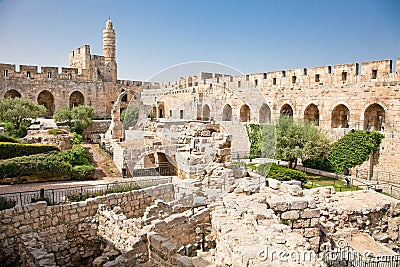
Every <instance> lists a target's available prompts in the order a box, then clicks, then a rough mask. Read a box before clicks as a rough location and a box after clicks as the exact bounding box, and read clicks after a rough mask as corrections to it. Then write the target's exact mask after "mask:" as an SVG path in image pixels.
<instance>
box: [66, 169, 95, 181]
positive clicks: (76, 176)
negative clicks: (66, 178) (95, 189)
mask: <svg viewBox="0 0 400 267" xmlns="http://www.w3.org/2000/svg"><path fill="white" fill-rule="evenodd" d="M94 173H95V168H94V167H93V166H92V165H81V166H74V167H73V168H72V174H71V178H72V179H73V180H79V181H81V180H91V179H94Z"/></svg>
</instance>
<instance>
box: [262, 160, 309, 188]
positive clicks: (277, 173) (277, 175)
mask: <svg viewBox="0 0 400 267" xmlns="http://www.w3.org/2000/svg"><path fill="white" fill-rule="evenodd" d="M263 165H264V164H263ZM263 165H261V166H260V169H261V170H266V171H267V170H268V168H265V166H263ZM266 171H265V172H266ZM265 172H264V174H265V175H266V176H267V177H270V178H274V179H277V180H279V181H290V180H297V181H300V182H301V183H302V184H305V183H306V182H307V178H308V176H307V174H305V173H304V172H302V171H299V170H293V169H289V168H286V167H283V166H280V165H278V164H275V163H272V164H271V168H270V169H269V172H268V173H265Z"/></svg>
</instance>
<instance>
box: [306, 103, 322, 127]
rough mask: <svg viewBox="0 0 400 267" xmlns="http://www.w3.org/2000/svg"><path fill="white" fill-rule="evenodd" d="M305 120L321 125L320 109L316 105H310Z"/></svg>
mask: <svg viewBox="0 0 400 267" xmlns="http://www.w3.org/2000/svg"><path fill="white" fill-rule="evenodd" d="M304 119H305V120H309V121H311V122H315V123H316V124H317V125H319V109H318V107H317V106H316V105H315V104H310V105H308V106H307V108H306V110H305V111H304Z"/></svg>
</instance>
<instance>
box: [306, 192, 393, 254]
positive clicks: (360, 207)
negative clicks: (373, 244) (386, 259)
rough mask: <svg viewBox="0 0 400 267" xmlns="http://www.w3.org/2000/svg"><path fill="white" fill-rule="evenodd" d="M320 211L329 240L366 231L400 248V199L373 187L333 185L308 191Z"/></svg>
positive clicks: (387, 244)
mask: <svg viewBox="0 0 400 267" xmlns="http://www.w3.org/2000/svg"><path fill="white" fill-rule="evenodd" d="M308 191H309V194H310V196H313V197H314V198H315V200H316V203H317V206H318V207H319V209H320V210H321V217H320V223H321V229H322V232H323V236H325V238H328V239H332V238H333V239H337V238H340V237H344V238H346V239H347V238H351V235H352V234H353V233H358V232H360V233H366V234H368V235H370V236H371V237H372V238H374V240H375V241H378V242H381V243H383V244H385V245H386V246H387V247H389V248H391V249H393V250H395V251H399V250H400V246H399V242H400V217H399V215H400V201H399V200H396V199H394V198H391V197H388V196H385V195H383V194H380V193H377V192H375V191H373V190H367V191H352V192H341V193H339V192H335V191H334V189H333V187H325V188H316V189H311V190H308Z"/></svg>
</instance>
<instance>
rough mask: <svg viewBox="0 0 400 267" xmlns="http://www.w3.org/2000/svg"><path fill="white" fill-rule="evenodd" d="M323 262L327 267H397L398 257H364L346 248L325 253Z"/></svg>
mask: <svg viewBox="0 0 400 267" xmlns="http://www.w3.org/2000/svg"><path fill="white" fill-rule="evenodd" d="M323 261H324V262H325V263H326V265H327V266H328V267H378V266H379V267H398V266H400V255H386V256H376V257H366V256H364V255H362V254H361V253H359V252H358V251H356V250H355V249H353V248H351V247H349V246H346V247H343V248H335V249H333V250H332V251H328V252H326V253H325V254H324V258H323Z"/></svg>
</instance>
